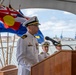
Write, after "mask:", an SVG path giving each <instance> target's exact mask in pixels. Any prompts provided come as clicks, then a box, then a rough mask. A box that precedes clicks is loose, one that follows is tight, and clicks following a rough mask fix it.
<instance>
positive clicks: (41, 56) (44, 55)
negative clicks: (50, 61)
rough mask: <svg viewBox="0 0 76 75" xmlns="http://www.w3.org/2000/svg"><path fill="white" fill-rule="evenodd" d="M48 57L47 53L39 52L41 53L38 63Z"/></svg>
mask: <svg viewBox="0 0 76 75" xmlns="http://www.w3.org/2000/svg"><path fill="white" fill-rule="evenodd" d="M49 56H50V54H49V53H46V52H41V53H40V54H39V61H42V60H44V59H45V58H47V57H49Z"/></svg>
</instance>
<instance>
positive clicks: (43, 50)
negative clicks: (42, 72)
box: [39, 41, 50, 61]
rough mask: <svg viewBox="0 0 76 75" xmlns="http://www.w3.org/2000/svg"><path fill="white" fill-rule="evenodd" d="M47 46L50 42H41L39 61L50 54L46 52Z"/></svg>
mask: <svg viewBox="0 0 76 75" xmlns="http://www.w3.org/2000/svg"><path fill="white" fill-rule="evenodd" d="M49 46H50V43H49V42H47V41H45V42H43V43H42V52H41V53H40V54H39V61H42V60H43V59H45V58H47V57H48V56H50V54H49V53H48V51H49Z"/></svg>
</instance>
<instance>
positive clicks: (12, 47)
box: [10, 35, 15, 63]
mask: <svg viewBox="0 0 76 75" xmlns="http://www.w3.org/2000/svg"><path fill="white" fill-rule="evenodd" d="M14 44H15V35H14V38H13V45H12V46H11V55H10V63H11V59H12V55H13V50H14Z"/></svg>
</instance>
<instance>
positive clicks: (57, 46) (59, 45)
mask: <svg viewBox="0 0 76 75" xmlns="http://www.w3.org/2000/svg"><path fill="white" fill-rule="evenodd" d="M58 42H59V44H57V45H55V48H56V51H55V52H58V51H61V50H62V45H61V41H58Z"/></svg>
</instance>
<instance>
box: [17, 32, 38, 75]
mask: <svg viewBox="0 0 76 75" xmlns="http://www.w3.org/2000/svg"><path fill="white" fill-rule="evenodd" d="M38 54H39V50H38V42H37V39H36V38H35V37H34V36H33V35H31V34H30V33H29V32H27V33H26V34H25V35H24V36H23V37H22V38H20V39H19V41H18V43H17V54H16V57H17V61H18V75H30V69H31V66H32V65H34V64H36V63H38V62H39V59H38Z"/></svg>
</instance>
